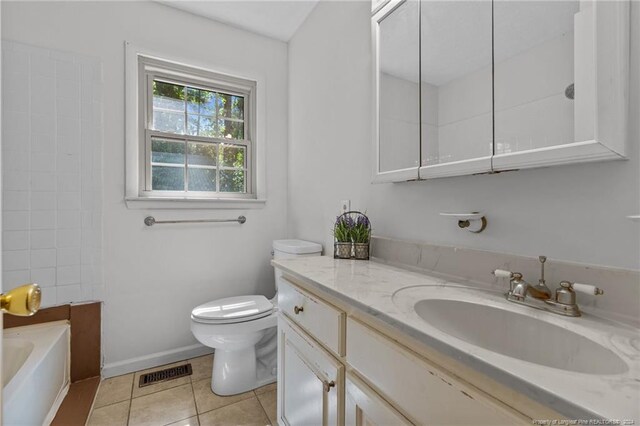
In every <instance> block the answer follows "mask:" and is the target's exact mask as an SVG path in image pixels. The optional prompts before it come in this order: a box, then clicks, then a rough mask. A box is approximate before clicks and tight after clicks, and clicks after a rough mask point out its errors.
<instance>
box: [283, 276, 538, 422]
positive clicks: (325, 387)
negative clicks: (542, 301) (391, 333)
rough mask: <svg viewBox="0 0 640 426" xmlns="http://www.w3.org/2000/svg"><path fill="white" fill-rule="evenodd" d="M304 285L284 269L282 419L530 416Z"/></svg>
mask: <svg viewBox="0 0 640 426" xmlns="http://www.w3.org/2000/svg"><path fill="white" fill-rule="evenodd" d="M303 287H304V285H303V284H298V280H296V279H293V278H290V277H288V276H287V275H283V277H282V279H281V280H279V282H278V303H279V308H280V318H279V319H278V339H279V340H278V421H279V422H280V424H282V425H292V426H296V425H343V424H346V425H373V424H381V425H408V424H419V425H422V424H438V425H498V424H500V425H503V424H510V425H511V424H518V423H522V424H525V423H527V424H529V423H530V419H529V418H526V417H525V416H523V415H521V414H519V413H517V412H516V411H515V410H512V409H511V408H509V407H508V406H506V405H504V404H502V403H501V402H499V401H498V400H496V399H494V398H493V397H491V396H489V395H487V394H485V393H484V392H482V391H480V390H479V389H477V388H475V387H473V386H471V385H469V384H467V383H465V382H464V381H463V380H461V379H460V378H457V377H454V376H453V375H452V374H451V373H449V372H447V371H445V370H444V369H442V368H440V367H438V366H437V365H435V364H433V363H431V362H430V361H429V360H427V359H426V358H423V357H421V356H420V355H418V354H416V353H415V352H413V351H411V350H410V349H408V348H407V347H405V346H403V345H402V344H400V343H398V341H397V340H395V337H394V339H393V340H392V339H391V338H389V337H387V335H385V334H384V333H383V332H381V331H380V330H377V329H376V328H375V327H373V326H371V325H370V324H368V325H365V324H364V323H363V322H362V319H360V318H359V319H355V318H353V317H352V316H351V315H352V313H353V311H354V308H352V307H350V306H349V305H344V306H343V305H340V306H336V304H334V303H331V302H329V301H327V300H326V299H325V298H324V297H323V296H321V295H319V294H312V293H311V292H310V291H308V289H306V288H303ZM338 304H339V303H338ZM347 313H348V314H347ZM365 316H366V315H365Z"/></svg>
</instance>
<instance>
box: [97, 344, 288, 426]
mask: <svg viewBox="0 0 640 426" xmlns="http://www.w3.org/2000/svg"><path fill="white" fill-rule="evenodd" d="M184 362H185V361H182V362H178V363H175V364H168V365H167V366H163V367H162V368H166V367H171V366H174V365H180V364H184ZM188 362H190V363H191V366H192V368H193V374H192V375H191V376H187V377H181V378H179V379H174V380H170V381H168V382H162V383H157V384H154V385H150V386H146V387H144V388H139V387H138V386H137V383H138V381H139V379H140V375H141V374H144V373H148V372H150V371H155V370H158V369H161V367H156V368H153V369H150V370H143V371H138V372H136V373H131V374H126V375H124V376H118V377H113V378H110V379H106V380H103V381H102V383H100V389H99V390H98V395H97V396H96V401H95V404H94V406H93V411H92V412H91V416H90V417H89V422H88V425H89V426H100V425H105V426H107V425H108V426H118V425H123V426H126V425H129V426H137V425H149V426H165V425H171V426H198V425H200V426H208V425H234V426H235V425H262V426H264V425H276V424H277V421H276V385H275V383H274V384H271V385H267V386H264V387H262V388H260V389H256V390H255V391H250V392H245V393H243V394H240V395H234V396H228V397H222V396H218V395H216V394H214V393H213V392H211V367H212V362H213V355H207V356H203V357H200V358H194V359H190V360H188Z"/></svg>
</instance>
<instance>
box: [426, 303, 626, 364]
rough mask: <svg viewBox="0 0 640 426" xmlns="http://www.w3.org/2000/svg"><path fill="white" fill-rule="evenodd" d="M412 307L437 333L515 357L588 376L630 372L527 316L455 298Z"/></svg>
mask: <svg viewBox="0 0 640 426" xmlns="http://www.w3.org/2000/svg"><path fill="white" fill-rule="evenodd" d="M414 300H415V299H414ZM414 308H415V311H416V313H417V314H418V316H420V318H422V319H423V320H424V321H426V322H427V323H428V324H430V325H431V326H433V327H435V328H437V329H438V330H440V331H442V332H444V333H446V334H448V335H450V336H453V337H455V338H458V339H460V340H463V341H465V342H467V343H470V344H472V345H475V346H479V347H481V348H484V349H486V350H489V351H492V352H496V353H499V354H502V355H506V356H509V357H512V358H517V359H520V360H523V361H528V362H532V363H535V364H539V365H544V366H547V367H552V368H558V369H561V370H566V371H574V372H578V373H587V374H620V373H624V372H626V371H627V369H628V367H627V364H626V363H625V362H624V361H623V360H622V359H621V358H620V357H618V355H616V354H615V353H613V352H612V351H611V350H609V349H607V348H606V347H604V346H602V345H600V344H598V343H596V342H594V341H592V340H589V339H587V338H586V337H583V336H581V335H580V334H577V333H574V332H572V331H570V330H568V329H566V328H562V327H559V326H556V325H553V324H551V323H549V322H546V321H542V320H539V319H536V318H534V317H532V316H529V315H522V314H519V313H516V312H512V311H509V310H506V309H501V308H499V307H494V306H488V305H481V304H478V303H472V302H465V301H460V300H451V299H423V300H420V301H418V302H417V303H415V305H414Z"/></svg>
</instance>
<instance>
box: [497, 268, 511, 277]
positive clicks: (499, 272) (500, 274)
mask: <svg viewBox="0 0 640 426" xmlns="http://www.w3.org/2000/svg"><path fill="white" fill-rule="evenodd" d="M492 274H493V275H495V276H496V278H511V277H513V272H511V271H507V270H505V269H496V270H495V271H493V272H492Z"/></svg>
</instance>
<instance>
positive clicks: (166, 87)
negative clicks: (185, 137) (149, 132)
mask: <svg viewBox="0 0 640 426" xmlns="http://www.w3.org/2000/svg"><path fill="white" fill-rule="evenodd" d="M184 107H185V105H184V86H181V85H178V84H171V83H163V82H161V81H154V82H153V128H154V129H155V130H159V131H162V132H171V133H180V134H182V133H184V131H185V125H184Z"/></svg>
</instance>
